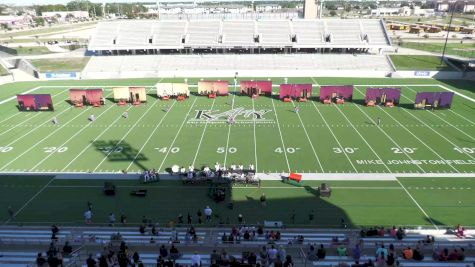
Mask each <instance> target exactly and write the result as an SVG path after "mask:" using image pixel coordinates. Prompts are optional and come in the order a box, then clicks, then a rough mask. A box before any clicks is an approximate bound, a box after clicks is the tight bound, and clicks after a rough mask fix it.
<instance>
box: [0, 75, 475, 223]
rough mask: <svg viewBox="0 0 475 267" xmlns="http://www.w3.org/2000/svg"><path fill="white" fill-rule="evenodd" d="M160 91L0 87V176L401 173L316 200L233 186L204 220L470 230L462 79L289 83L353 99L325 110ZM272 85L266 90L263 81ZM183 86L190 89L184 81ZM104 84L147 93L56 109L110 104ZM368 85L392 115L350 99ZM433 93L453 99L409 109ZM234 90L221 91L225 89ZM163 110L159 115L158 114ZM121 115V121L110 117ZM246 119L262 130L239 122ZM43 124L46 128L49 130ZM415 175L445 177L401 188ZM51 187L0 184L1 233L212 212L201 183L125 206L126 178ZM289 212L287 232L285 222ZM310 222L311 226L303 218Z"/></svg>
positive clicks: (340, 187)
mask: <svg viewBox="0 0 475 267" xmlns="http://www.w3.org/2000/svg"><path fill="white" fill-rule="evenodd" d="M243 79H245V78H243ZM265 79H267V78H265ZM159 80H160V79H136V80H134V79H129V80H109V81H108V80H101V81H54V82H41V83H37V82H36V83H33V82H24V83H15V84H9V85H3V86H0V114H2V115H1V117H0V172H3V173H10V172H24V171H27V172H51V173H54V172H73V173H75V172H114V173H119V172H121V171H123V170H127V171H128V172H129V173H130V172H139V171H141V170H143V169H151V168H155V169H157V170H159V171H160V172H164V171H165V170H166V169H167V168H170V167H171V166H172V165H174V164H178V165H183V166H188V165H190V164H193V165H194V166H195V168H202V167H203V166H213V165H214V163H215V162H220V163H222V164H226V165H228V166H229V165H230V164H244V165H246V166H247V165H248V164H251V163H252V164H254V165H255V166H256V168H257V171H258V172H260V173H281V172H290V171H297V172H303V173H333V174H334V173H346V174H348V173H353V174H358V173H365V174H364V175H367V176H372V177H378V175H380V176H384V175H389V174H391V173H392V175H393V176H394V177H401V176H403V175H402V174H404V173H406V175H404V178H398V179H395V178H394V179H392V180H389V181H328V182H329V183H330V184H331V185H332V187H333V188H334V194H333V195H332V197H331V198H329V199H321V198H319V197H318V196H316V193H315V189H314V188H315V186H318V185H319V184H320V183H321V181H306V182H304V185H305V186H304V187H295V186H291V185H287V184H282V183H281V182H278V181H265V182H263V185H262V188H260V189H259V188H256V187H239V186H236V187H234V188H233V189H232V198H231V200H232V201H233V203H234V207H235V208H234V209H233V210H229V209H228V208H227V207H226V205H225V204H212V205H213V209H214V210H215V214H216V215H217V216H218V217H216V219H215V221H214V222H215V223H216V222H219V221H222V222H224V223H227V222H228V221H229V223H235V222H236V218H237V214H238V213H243V215H244V216H245V218H246V219H247V220H248V221H249V222H252V223H254V222H257V221H260V222H262V221H263V220H283V221H284V222H285V223H287V224H292V223H293V224H294V225H296V226H297V225H300V226H302V225H312V226H323V227H331V226H339V222H340V219H341V218H344V219H345V221H346V222H348V223H349V224H351V225H353V226H361V225H375V224H377V225H392V224H398V225H399V224H404V225H413V226H418V225H424V226H433V225H434V224H435V225H453V224H456V223H462V224H465V225H473V224H474V223H473V222H474V217H473V214H474V207H475V205H474V204H475V198H474V197H473V196H474V194H473V188H474V182H475V180H474V179H473V178H463V177H461V176H462V175H463V176H465V177H470V176H472V177H475V174H474V173H475V167H474V166H475V145H474V144H475V142H474V141H475V131H474V127H475V122H474V115H475V111H474V110H475V104H474V98H475V87H474V85H473V83H471V82H465V81H446V82H445V83H442V82H439V81H436V80H432V79H412V80H411V79H350V78H338V79H335V78H291V79H289V81H288V82H289V83H292V82H311V83H313V84H315V85H316V86H315V87H314V88H316V89H318V85H327V84H354V85H355V86H356V87H355V88H356V90H355V92H354V102H353V103H346V104H344V105H340V106H337V105H323V104H321V103H319V102H317V101H309V102H307V103H284V102H281V101H280V100H278V99H274V98H268V97H259V98H257V99H255V100H253V99H251V98H249V97H246V96H240V95H236V94H231V95H230V96H228V97H219V98H217V99H216V100H212V99H208V98H207V97H203V96H195V95H192V96H191V97H190V98H189V99H187V100H186V101H184V102H175V101H174V100H173V101H161V100H157V99H156V97H155V90H154V88H153V85H154V84H155V83H156V82H157V81H159ZM229 80H230V81H232V79H229ZM161 81H162V82H165V81H183V79H181V78H180V79H178V78H176V79H162V80H161ZM282 81H283V78H274V79H273V83H274V84H279V83H281V82H282ZM188 82H189V83H190V84H192V85H193V84H196V82H197V79H188ZM114 85H136V86H138V85H142V86H146V87H147V89H148V90H149V92H148V94H149V95H148V103H147V104H144V105H142V106H139V107H130V106H126V107H119V106H117V105H115V104H114V103H112V102H111V100H110V99H108V100H107V104H106V105H105V106H104V107H101V108H92V107H87V108H73V107H71V106H70V105H69V103H68V102H67V101H66V100H67V99H68V97H69V94H68V89H69V88H71V87H75V88H77V87H81V86H89V87H102V88H104V89H105V94H106V97H107V98H111V97H112V91H111V88H112V86H114ZM369 86H393V87H394V86H398V87H401V88H402V92H403V93H402V99H401V100H402V105H401V106H400V107H399V108H398V107H396V108H380V107H375V108H370V107H365V106H364V105H362V103H363V102H362V100H363V98H364V97H363V92H364V90H366V88H367V87H369ZM275 89H276V90H277V87H275ZM446 89H448V90H453V91H455V92H456V93H457V95H456V96H455V98H454V104H453V108H452V109H451V110H437V111H434V112H432V111H427V110H414V109H412V106H413V105H412V103H413V102H414V97H415V93H416V92H417V91H444V90H446ZM193 90H195V88H193ZM235 90H238V89H237V88H236V89H235V88H234V85H232V86H231V87H230V91H231V92H234V91H235ZM24 92H35V93H50V94H52V96H53V100H54V103H55V108H56V111H55V112H38V113H32V112H18V110H17V109H16V101H15V94H17V93H24ZM276 92H277V91H276ZM317 95H318V90H317ZM294 105H298V106H299V107H300V112H299V113H295V112H294ZM165 108H170V109H169V111H168V112H166V111H164V109H165ZM240 108H241V109H242V110H241V112H242V113H241V114H242V115H241V116H238V117H237V119H236V124H234V125H229V124H227V123H226V121H225V120H222V121H219V120H218V121H215V122H207V121H206V120H200V119H197V114H198V113H199V111H205V112H209V113H210V114H217V113H220V112H225V111H229V110H236V109H240ZM126 110H128V112H129V118H128V119H124V118H122V117H121V115H122V113H123V112H124V111H126ZM252 110H256V111H258V112H259V113H260V115H261V116H262V119H256V117H253V116H247V117H246V116H245V114H249V113H246V111H252ZM90 114H95V115H96V116H97V120H96V121H95V122H93V123H90V122H89V121H88V120H87V118H88V116H89V115H90ZM53 116H55V117H57V118H58V119H59V122H60V124H59V125H56V126H55V125H53V124H52V123H51V119H52V117H53ZM377 118H381V125H380V126H377V125H375V121H376V120H377ZM366 173H367V174H366ZM407 173H410V174H407ZM428 173H429V174H430V173H434V175H435V174H437V175H438V176H442V177H447V178H420V177H418V178H408V177H407V176H421V175H427V174H428ZM441 173H444V174H441ZM52 178H53V176H46V177H38V176H33V177H21V178H19V177H16V176H3V177H2V179H0V193H1V194H2V201H0V210H4V211H5V212H3V213H2V212H0V220H2V221H4V222H7V221H8V218H7V212H6V210H7V207H8V206H12V207H13V209H14V210H15V211H16V212H17V213H18V216H17V218H16V219H15V220H14V221H8V222H9V223H42V224H49V223H51V222H57V223H62V224H79V223H81V222H82V213H83V211H84V209H85V206H86V202H87V201H88V200H89V201H91V202H93V204H94V207H95V208H94V209H95V213H96V218H95V221H96V222H97V223H105V222H106V221H107V214H108V213H109V212H114V213H116V216H119V215H120V214H122V213H123V214H125V215H127V216H128V218H129V222H131V223H138V222H140V220H141V218H142V216H143V215H147V216H151V217H152V218H153V219H154V220H155V221H159V222H161V223H163V224H165V223H166V222H168V221H171V220H175V219H176V216H177V215H178V214H179V213H183V214H186V213H187V212H192V213H193V214H195V213H196V210H198V209H202V208H203V207H204V206H205V205H207V204H210V203H211V200H210V199H209V198H208V197H207V196H206V195H207V192H208V188H207V187H206V186H202V187H194V186H183V185H181V183H180V182H176V181H161V182H159V183H157V184H152V185H147V186H146V188H148V189H149V190H150V196H149V197H147V198H146V199H142V198H133V197H131V196H129V193H130V191H131V190H134V188H143V187H144V186H143V185H141V184H140V183H139V182H138V181H115V182H114V183H115V184H116V185H117V186H118V191H119V194H118V196H116V197H113V198H108V197H106V196H104V195H103V194H102V190H101V188H102V185H103V182H104V181H101V180H52ZM263 192H265V193H266V195H267V196H268V206H267V207H266V208H265V210H262V209H261V208H260V205H259V203H258V199H259V196H260V195H261V193H263ZM183 196H186V197H183ZM58 201H59V202H58ZM58 203H61V205H58ZM151 203H157V204H156V205H151ZM138 206H140V207H141V208H140V209H137V208H136V207H138ZM293 209H296V212H295V213H296V218H295V222H292V220H291V219H290V214H291V213H292V210H293ZM312 212H313V213H314V216H315V218H316V219H315V220H314V221H309V219H308V215H309V213H312ZM185 216H186V215H185ZM228 218H229V219H228Z"/></svg>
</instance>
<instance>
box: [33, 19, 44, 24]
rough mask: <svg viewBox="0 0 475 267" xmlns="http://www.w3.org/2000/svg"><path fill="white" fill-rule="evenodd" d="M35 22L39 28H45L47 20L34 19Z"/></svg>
mask: <svg viewBox="0 0 475 267" xmlns="http://www.w3.org/2000/svg"><path fill="white" fill-rule="evenodd" d="M33 21H34V22H35V24H36V25H38V26H45V19H44V18H42V17H35V18H34V19H33Z"/></svg>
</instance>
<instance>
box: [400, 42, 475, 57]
mask: <svg viewBox="0 0 475 267" xmlns="http://www.w3.org/2000/svg"><path fill="white" fill-rule="evenodd" d="M399 46H401V47H406V48H412V49H418V50H423V51H428V52H434V53H440V54H442V52H443V50H444V43H427V42H402V43H401V44H399ZM445 53H446V54H447V55H454V56H460V57H466V58H474V57H475V44H474V43H465V44H459V43H448V44H447V49H446V51H445Z"/></svg>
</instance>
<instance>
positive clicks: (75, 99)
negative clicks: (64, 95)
mask: <svg viewBox="0 0 475 267" xmlns="http://www.w3.org/2000/svg"><path fill="white" fill-rule="evenodd" d="M84 97H86V90H84V89H69V100H70V101H71V102H72V103H83V99H84ZM84 104H85V103H84Z"/></svg>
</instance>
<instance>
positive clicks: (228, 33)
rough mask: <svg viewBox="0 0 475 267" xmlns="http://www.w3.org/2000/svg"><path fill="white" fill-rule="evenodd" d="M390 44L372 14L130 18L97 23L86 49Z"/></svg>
mask: <svg viewBox="0 0 475 267" xmlns="http://www.w3.org/2000/svg"><path fill="white" fill-rule="evenodd" d="M390 46H391V41H390V39H389V38H388V35H387V33H386V30H385V26H384V23H383V21H381V20H374V19H360V20H330V19H328V20H325V19H324V20H299V19H295V20H223V21H221V20H189V21H183V20H176V21H171V20H155V21H140V20H134V21H111V22H102V23H99V24H98V26H97V29H96V31H95V33H94V34H93V36H92V37H91V40H90V42H89V48H88V49H89V50H91V51H95V52H97V54H100V55H103V54H109V53H112V54H114V55H115V54H157V53H171V52H174V53H176V52H178V53H181V52H188V53H191V52H193V50H197V52H211V51H213V52H215V51H220V49H222V48H227V49H228V50H239V51H240V50H241V49H250V51H249V52H254V53H265V52H269V51H274V50H272V49H278V50H282V49H284V48H285V49H286V50H285V51H286V52H292V51H294V50H295V51H297V50H296V49H298V48H307V49H313V50H314V51H328V52H330V51H332V50H335V49H338V51H341V52H346V51H348V52H351V53H355V52H366V51H368V50H369V49H375V50H376V51H379V50H381V49H388V48H390ZM253 48H257V50H255V49H253ZM261 48H262V49H261ZM172 49H173V50H172ZM269 49H270V50H269ZM345 49H346V50H345ZM350 49H351V50H350Z"/></svg>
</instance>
